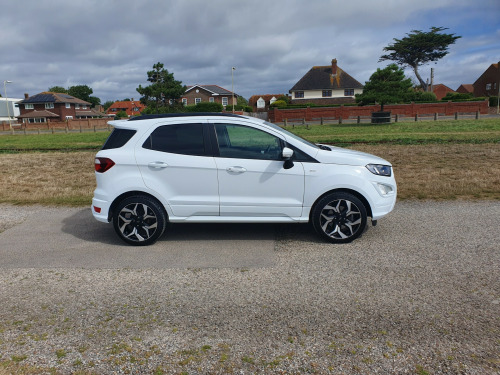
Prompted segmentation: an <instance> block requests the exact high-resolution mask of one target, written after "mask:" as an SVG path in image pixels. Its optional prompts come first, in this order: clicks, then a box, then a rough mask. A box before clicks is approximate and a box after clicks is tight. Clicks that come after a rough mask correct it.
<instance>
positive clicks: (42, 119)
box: [28, 117, 45, 124]
mask: <svg viewBox="0 0 500 375" xmlns="http://www.w3.org/2000/svg"><path fill="white" fill-rule="evenodd" d="M28 122H29V123H31V124H33V123H37V122H45V117H35V118H29V119H28Z"/></svg>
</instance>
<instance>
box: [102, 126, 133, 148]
mask: <svg viewBox="0 0 500 375" xmlns="http://www.w3.org/2000/svg"><path fill="white" fill-rule="evenodd" d="M134 134H135V130H131V129H117V128H115V129H113V131H112V132H111V134H110V135H109V137H108V139H107V140H106V142H104V146H102V149H103V150H109V149H111V148H120V147H122V146H124V145H125V143H127V142H128V141H129V140H130V138H132V137H133V136H134Z"/></svg>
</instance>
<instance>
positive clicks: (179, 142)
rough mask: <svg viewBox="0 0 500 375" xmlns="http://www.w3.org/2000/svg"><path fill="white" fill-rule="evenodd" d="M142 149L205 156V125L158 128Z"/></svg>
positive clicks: (178, 125) (179, 125) (177, 125)
mask: <svg viewBox="0 0 500 375" xmlns="http://www.w3.org/2000/svg"><path fill="white" fill-rule="evenodd" d="M142 147H144V148H147V149H149V150H155V151H161V152H169V153H172V154H183V155H198V156H203V155H205V141H204V138H203V124H176V125H164V126H160V127H158V128H156V129H155V130H154V131H153V132H152V133H151V135H150V136H149V137H148V139H146V142H144V144H143V145H142Z"/></svg>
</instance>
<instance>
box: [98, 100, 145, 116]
mask: <svg viewBox="0 0 500 375" xmlns="http://www.w3.org/2000/svg"><path fill="white" fill-rule="evenodd" d="M145 108H146V106H145V105H144V104H142V103H141V102H139V101H137V100H134V98H132V100H125V101H119V102H114V103H113V104H112V105H111V106H110V107H109V108H108V110H107V111H106V114H107V115H116V114H117V113H118V112H125V113H126V114H127V116H128V117H130V116H138V115H140V114H141V112H142V111H143V110H144V109H145Z"/></svg>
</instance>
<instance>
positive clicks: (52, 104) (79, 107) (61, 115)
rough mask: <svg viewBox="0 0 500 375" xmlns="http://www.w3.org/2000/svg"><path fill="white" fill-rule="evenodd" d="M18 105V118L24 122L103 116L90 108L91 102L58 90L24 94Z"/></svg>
mask: <svg viewBox="0 0 500 375" xmlns="http://www.w3.org/2000/svg"><path fill="white" fill-rule="evenodd" d="M18 105H19V112H20V115H19V116H17V118H18V119H19V120H20V121H22V122H23V123H39V122H48V121H49V120H50V121H66V120H68V119H75V118H94V117H101V116H102V113H99V112H97V111H95V110H93V109H92V108H90V106H91V103H89V102H86V101H84V100H81V99H78V98H75V97H74V96H71V95H68V94H61V93H56V92H47V91H46V92H41V93H39V94H36V95H33V96H29V95H28V94H24V99H23V100H21V101H20V102H19V103H18Z"/></svg>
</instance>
